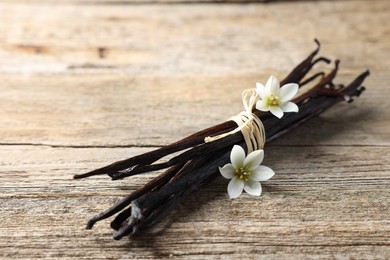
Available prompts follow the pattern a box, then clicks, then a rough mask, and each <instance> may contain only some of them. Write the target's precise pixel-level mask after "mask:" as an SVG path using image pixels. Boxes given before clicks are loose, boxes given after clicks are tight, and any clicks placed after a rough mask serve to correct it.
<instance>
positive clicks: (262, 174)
mask: <svg viewBox="0 0 390 260" xmlns="http://www.w3.org/2000/svg"><path fill="white" fill-rule="evenodd" d="M274 175H275V172H274V171H273V170H272V169H271V168H270V167H267V166H263V165H260V166H258V167H256V168H254V169H252V174H251V176H250V179H251V180H253V181H266V180H269V179H271V178H272V176H274Z"/></svg>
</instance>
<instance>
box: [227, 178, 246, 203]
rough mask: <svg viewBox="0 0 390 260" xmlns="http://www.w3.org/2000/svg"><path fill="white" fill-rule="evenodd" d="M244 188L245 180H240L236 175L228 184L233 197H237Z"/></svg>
mask: <svg viewBox="0 0 390 260" xmlns="http://www.w3.org/2000/svg"><path fill="white" fill-rule="evenodd" d="M243 189H244V181H243V180H240V179H239V178H237V177H234V178H233V179H232V180H231V181H230V182H229V185H228V188H227V190H228V194H229V197H230V198H231V199H234V198H237V197H238V196H240V195H241V193H242V190H243Z"/></svg>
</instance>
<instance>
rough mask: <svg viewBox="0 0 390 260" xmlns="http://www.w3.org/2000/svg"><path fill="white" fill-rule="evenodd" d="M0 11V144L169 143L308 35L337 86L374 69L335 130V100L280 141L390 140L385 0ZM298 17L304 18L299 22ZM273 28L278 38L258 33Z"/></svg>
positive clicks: (213, 116) (300, 48)
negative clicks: (336, 62)
mask: <svg viewBox="0 0 390 260" xmlns="http://www.w3.org/2000/svg"><path fill="white" fill-rule="evenodd" d="M292 6H293V7H294V8H291V7H292ZM0 7H1V8H0V16H1V17H2V20H1V22H0V35H3V36H2V37H3V38H2V39H1V40H0V46H1V48H0V54H1V57H2V58H1V59H0V60H1V61H0V74H1V75H2V76H1V80H2V84H1V86H0V90H1V93H0V95H1V98H2V102H1V104H0V113H1V117H0V123H1V124H2V126H3V127H2V128H1V129H0V137H1V142H2V143H8V144H9V143H15V144H18V143H32V144H47V145H73V146H74V145H98V146H99V145H100V146H107V145H112V146H115V145H125V146H131V145H164V144H167V143H170V142H173V141H175V140H177V139H178V138H180V137H184V136H186V135H188V134H191V133H193V132H195V131H198V130H200V129H203V128H205V127H208V126H211V125H213V124H217V123H219V122H221V121H223V120H225V119H226V118H229V117H230V116H231V115H234V114H236V113H237V112H238V111H240V110H241V109H242V108H241V102H240V100H239V98H240V92H241V91H242V90H243V89H245V88H248V87H252V86H253V85H254V83H255V82H257V81H263V82H264V81H265V80H266V79H267V77H268V76H269V75H270V74H275V75H278V76H280V77H281V76H283V75H285V74H286V73H287V72H288V71H289V70H290V69H291V68H292V67H293V66H294V65H295V64H296V63H297V62H299V61H300V60H301V59H302V58H303V57H305V56H306V55H307V53H308V51H309V50H311V49H312V48H313V44H312V42H311V40H312V39H313V38H314V37H317V36H319V35H321V38H322V41H323V43H324V44H323V45H324V46H323V47H324V54H329V53H331V56H332V57H339V58H342V60H343V63H342V66H343V67H342V69H341V77H340V79H339V80H340V82H346V81H349V80H351V79H352V77H353V76H355V75H357V74H358V73H360V72H361V71H362V70H363V69H365V68H370V69H371V70H372V71H373V73H374V76H373V77H371V78H369V80H368V81H367V85H368V86H369V90H368V91H367V92H366V93H365V94H364V95H363V97H362V98H361V99H359V100H357V101H356V103H355V104H352V107H351V108H353V109H351V111H349V112H347V113H346V115H344V116H345V117H342V120H343V121H342V122H343V124H342V125H341V126H338V124H337V123H338V121H339V118H338V117H337V119H336V117H335V115H337V114H339V113H343V114H345V111H347V106H346V105H342V106H340V107H339V108H336V109H335V110H333V111H332V112H329V113H327V114H325V115H324V117H322V118H321V119H318V120H316V121H315V123H310V124H309V125H307V126H306V127H305V128H304V129H305V131H306V132H307V131H308V132H310V133H311V135H310V136H309V135H307V134H304V133H302V134H297V132H294V134H293V135H291V137H292V139H289V140H288V142H287V143H286V144H287V145H294V144H300V143H302V140H303V144H348V145H356V144H359V145H361V144H369V145H388V144H389V142H390V137H389V132H388V131H387V129H388V126H387V124H386V123H385V122H388V121H389V114H388V113H387V112H386V111H387V110H388V108H389V103H388V102H387V98H386V97H387V96H388V95H389V89H388V88H387V82H389V81H390V80H389V76H388V73H387V68H388V67H389V66H390V63H389V62H390V52H389V51H388V50H389V45H388V44H387V42H389V41H390V39H389V34H387V33H386V30H387V28H388V27H389V26H390V24H389V20H388V19H387V14H388V12H390V5H389V4H388V2H372V1H363V2H359V4H353V3H343V2H340V3H333V2H332V3H329V2H325V3H315V4H314V3H306V2H305V3H293V4H292V3H283V4H277V5H271V4H270V5H265V6H258V5H235V6H230V5H228V6H218V7H216V6H213V5H197V6H194V7H191V12H189V11H188V10H189V9H188V8H187V7H186V6H183V5H178V6H176V5H175V6H169V7H167V6H159V5H157V6H137V7H132V8H131V9H129V8H127V7H126V6H122V7H121V6H104V7H99V6H81V7H79V6H77V7H76V6H73V5H67V6H61V7H52V6H50V5H40V6H29V5H18V4H10V3H1V4H0ZM281 7H283V8H281ZM292 10H294V12H292ZM308 10H310V12H308ZM36 13H38V14H43V15H38V16H32V14H36ZM270 13H272V14H274V15H275V16H274V15H273V16H270V15H269V14H270ZM302 13H304V14H305V15H306V16H307V18H308V19H310V20H311V21H313V23H299V22H298V21H299V20H301V19H302V17H301V14H302ZM76 14H77V16H78V17H79V19H69V17H72V16H74V15H76ZM149 14H153V16H152V18H150V19H149V18H148V17H150V15H149ZM173 14H174V15H173ZM340 14H342V16H340ZM356 14H359V15H356ZM285 17H288V18H289V19H288V21H287V20H285ZM314 17H315V19H314ZM341 17H342V18H341ZM340 19H343V20H345V21H346V22H340ZM275 21H278V22H277V23H275ZM361 21H364V23H361ZM290 22H293V23H294V25H295V26H293V27H288V28H289V29H288V30H286V29H285V28H286V26H287V24H288V23H290ZM339 22H340V23H339ZM334 23H337V27H338V30H333V27H334V26H332V24H334ZM42 24H48V25H50V26H45V27H42ZM207 24H213V26H212V27H209V26H207ZM324 24H329V26H324ZM355 24H359V26H354V25H355ZM227 25H228V26H227ZM58 28H62V29H61V30H58ZM259 28H260V29H259ZM372 28H375V30H372ZM189 31H191V33H185V32H189ZM274 32H277V33H278V37H277V39H276V38H275V37H268V35H272V34H274ZM363 35H364V37H363ZM351 46H352V47H351ZM100 48H104V51H103V53H105V54H104V55H105V56H104V57H103V58H102V57H100V56H101V52H102V51H99V50H101V49H100ZM215 48H217V50H218V51H215ZM347 49H348V50H349V51H348V52H347V51H346V50H347ZM254 53H255V54H256V55H258V56H257V57H256V58H253V56H254ZM269 60H272V62H263V61H269ZM20 75H23V76H20ZM102 93H104V95H103V94H102ZM222 95H223V100H220V97H221V96H222ZM69 102H70V103H71V104H69ZM140 107H142V109H140ZM178 107H180V113H177V108H178ZM166 122H169V128H164V127H162V125H164V124H165V123H166ZM335 127H337V128H339V131H338V132H337V133H334V134H332V135H331V136H329V134H328V133H330V132H332V131H331V130H332V129H334V128H335ZM313 129H314V130H313ZM295 137H296V138H295Z"/></svg>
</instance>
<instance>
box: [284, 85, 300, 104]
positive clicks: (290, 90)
mask: <svg viewBox="0 0 390 260" xmlns="http://www.w3.org/2000/svg"><path fill="white" fill-rule="evenodd" d="M298 88H299V87H298V84H295V83H289V84H286V85H284V86H283V87H281V88H280V91H279V97H280V101H282V102H286V101H289V100H290V99H292V98H293V97H294V96H295V95H296V94H297V92H298Z"/></svg>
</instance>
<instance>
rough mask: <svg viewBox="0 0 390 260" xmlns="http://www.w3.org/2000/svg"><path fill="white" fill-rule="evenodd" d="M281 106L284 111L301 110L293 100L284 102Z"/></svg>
mask: <svg viewBox="0 0 390 260" xmlns="http://www.w3.org/2000/svg"><path fill="white" fill-rule="evenodd" d="M281 108H282V110H283V112H298V111H299V108H298V106H297V105H296V104H295V103H293V102H286V103H283V104H282V106H281Z"/></svg>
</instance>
